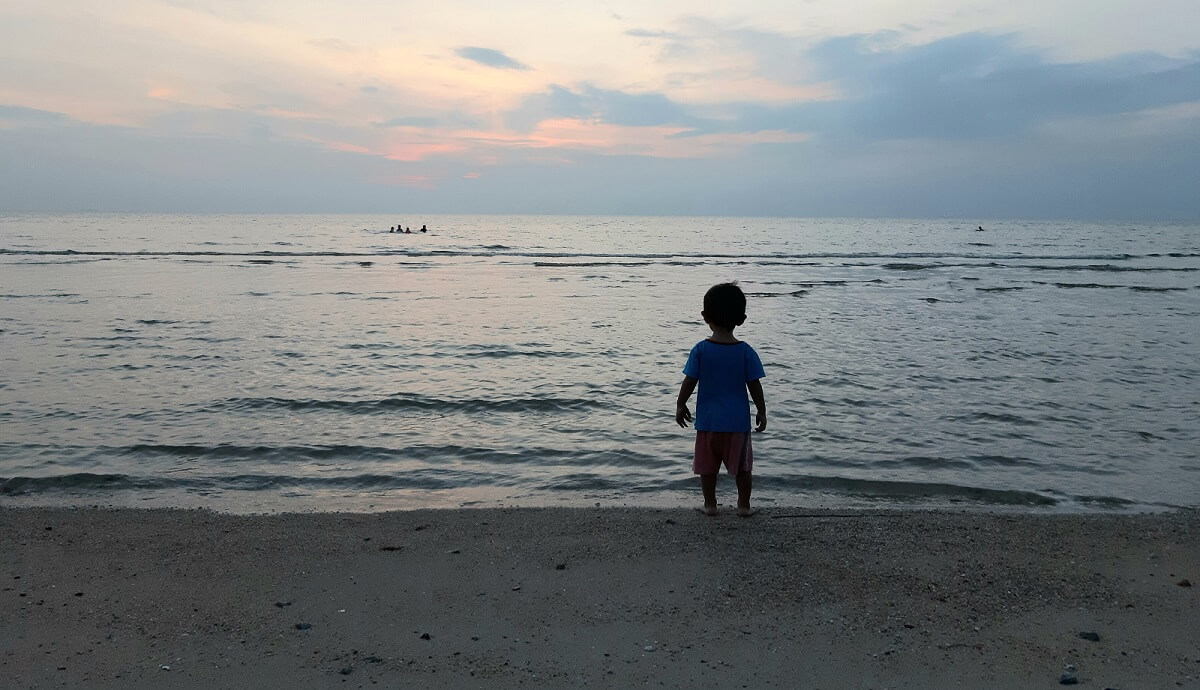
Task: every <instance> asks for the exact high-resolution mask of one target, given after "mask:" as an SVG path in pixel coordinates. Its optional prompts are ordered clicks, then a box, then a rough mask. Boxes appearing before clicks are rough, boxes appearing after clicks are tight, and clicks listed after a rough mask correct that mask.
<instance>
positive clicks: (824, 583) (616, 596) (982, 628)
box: [0, 506, 1200, 688]
mask: <svg viewBox="0 0 1200 690" xmlns="http://www.w3.org/2000/svg"><path fill="white" fill-rule="evenodd" d="M0 553H4V554H5V558H4V559H3V561H2V563H0V582H3V585H2V586H0V590H2V591H0V601H2V602H3V603H2V604H0V683H2V684H4V685H6V686H9V687H42V686H47V685H52V684H53V685H61V684H65V685H67V686H68V687H98V688H105V687H112V688H118V687H121V688H124V687H156V688H161V687H180V688H189V687H202V686H214V687H233V686H243V687H272V686H281V685H299V686H301V687H313V686H332V685H334V684H337V685H338V686H344V687H370V686H372V685H379V686H382V687H399V686H409V685H418V684H419V685H422V686H428V687H488V688H497V687H499V688H505V687H517V686H521V685H529V686H535V687H578V686H582V685H598V686H604V687H633V686H640V685H644V684H657V683H659V682H662V683H663V684H664V685H665V686H667V687H676V686H702V687H708V686H712V687H716V686H722V687H725V686H729V685H734V686H740V685H742V684H745V685H747V686H748V687H820V688H865V687H891V688H939V687H947V688H949V687H970V686H976V687H1046V686H1054V685H1057V684H1058V683H1059V682H1060V679H1061V678H1062V677H1063V674H1064V673H1074V675H1075V677H1076V678H1077V680H1078V682H1079V685H1080V686H1081V687H1097V688H1103V687H1116V688H1127V687H1187V688H1200V630H1198V629H1197V627H1196V625H1195V621H1196V620H1200V511H1197V510H1195V509H1186V510H1177V511H1173V512H1161V513H1133V514H1130V513H1121V514H1115V513H1111V512H1109V513H1082V514H1081V513H1017V512H1007V511H1005V512H996V511H982V510H975V509H971V508H967V509H964V510H938V511H930V510H915V509H901V510H858V509H837V510H820V509H797V508H790V507H789V508H784V507H768V508H762V509H761V510H760V512H759V513H758V514H757V515H755V516H754V517H751V518H749V519H739V518H737V517H736V516H734V515H733V514H732V512H730V511H728V510H727V509H726V510H725V512H724V513H723V514H722V515H720V516H718V517H716V518H707V517H705V516H703V515H701V514H700V513H699V512H697V511H694V510H691V509H683V508H666V509H656V508H462V509H421V510H411V511H402V512H386V513H382V512H378V513H287V514H258V515H235V514H230V513H222V512H213V511H207V510H170V509H137V508H116V509H106V508H40V507H11V506H0ZM1183 582H1187V583H1190V584H1192V585H1194V586H1181V583H1183ZM1080 633H1095V634H1096V637H1098V639H1096V640H1092V639H1085V638H1083V637H1080ZM1089 637H1090V636H1089ZM1068 665H1070V666H1072V667H1074V671H1068V670H1067V667H1068ZM164 667H166V668H164Z"/></svg>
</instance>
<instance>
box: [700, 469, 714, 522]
mask: <svg viewBox="0 0 1200 690" xmlns="http://www.w3.org/2000/svg"><path fill="white" fill-rule="evenodd" d="M700 492H701V493H702V494H704V514H705V515H716V514H717V473H716V472H713V473H712V474H702V475H700Z"/></svg>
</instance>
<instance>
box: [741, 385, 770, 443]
mask: <svg viewBox="0 0 1200 690" xmlns="http://www.w3.org/2000/svg"><path fill="white" fill-rule="evenodd" d="M746 390H748V391H750V399H751V400H753V401H754V408H755V409H756V410H757V411H758V413H757V414H755V415H754V430H755V431H763V430H765V429H766V428H767V399H766V398H764V397H763V392H762V382H761V381H759V380H758V379H755V380H753V381H747V382H746Z"/></svg>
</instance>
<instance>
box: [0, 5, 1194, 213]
mask: <svg viewBox="0 0 1200 690" xmlns="http://www.w3.org/2000/svg"><path fill="white" fill-rule="evenodd" d="M0 209H7V210H46V211H74V210H99V211H135V212H141V211H146V212H155V211H162V212H172V211H180V212H254V213H263V212H312V213H388V214H392V213H395V214H403V215H406V216H411V215H412V214H414V213H422V212H424V213H553V214H575V213H578V214H646V215H655V214H666V215H730V216H738V215H747V216H854V217H955V218H1079V219H1128V220H1138V219H1142V220H1158V219H1179V220H1188V221H1200V2H1197V0H1141V1H1139V2H1134V1H1133V0H1120V1H1118V0H958V1H956V2H951V1H949V0H907V1H906V2H897V1H896V0H706V1H705V2H695V0H687V1H684V0H660V1H657V2H655V1H650V0H637V1H626V0H554V1H550V0H536V1H535V0H506V1H505V2H483V1H476V0H436V1H425V2H409V1H407V0H386V1H385V0H344V1H343V2H329V1H325V2H315V1H310V0H105V2H103V3H98V2H94V1H92V0H55V1H54V2H46V0H3V1H2V2H0Z"/></svg>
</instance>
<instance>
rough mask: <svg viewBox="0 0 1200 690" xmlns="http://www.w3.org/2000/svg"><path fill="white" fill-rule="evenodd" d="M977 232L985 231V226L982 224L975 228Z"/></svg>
mask: <svg viewBox="0 0 1200 690" xmlns="http://www.w3.org/2000/svg"><path fill="white" fill-rule="evenodd" d="M975 232H983V226H982V225H980V226H979V228H978V229H976V230H975Z"/></svg>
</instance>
